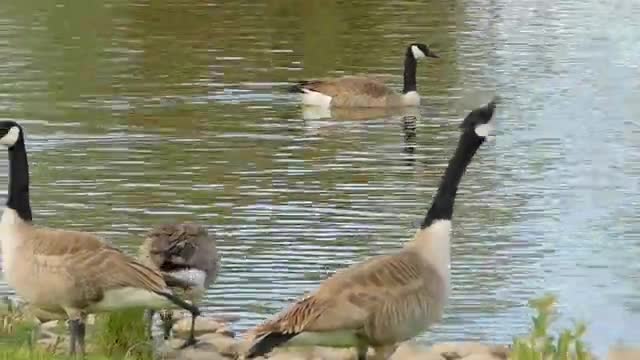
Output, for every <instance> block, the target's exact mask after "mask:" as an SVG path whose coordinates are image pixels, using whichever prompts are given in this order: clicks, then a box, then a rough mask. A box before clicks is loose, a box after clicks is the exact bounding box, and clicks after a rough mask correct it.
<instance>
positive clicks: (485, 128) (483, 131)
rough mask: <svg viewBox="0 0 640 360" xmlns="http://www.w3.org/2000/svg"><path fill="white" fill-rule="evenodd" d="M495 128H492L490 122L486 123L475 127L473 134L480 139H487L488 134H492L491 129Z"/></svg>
mask: <svg viewBox="0 0 640 360" xmlns="http://www.w3.org/2000/svg"><path fill="white" fill-rule="evenodd" d="M494 128H495V127H494V126H493V124H492V123H491V122H489V123H486V124H481V125H478V126H476V128H475V132H476V135H478V136H480V137H487V136H489V134H491V133H492V132H493V129H494Z"/></svg>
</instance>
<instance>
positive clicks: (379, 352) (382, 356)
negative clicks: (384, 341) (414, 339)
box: [373, 344, 398, 360]
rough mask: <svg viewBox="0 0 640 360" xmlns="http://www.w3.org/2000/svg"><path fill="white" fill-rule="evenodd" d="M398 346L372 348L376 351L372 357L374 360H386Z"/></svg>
mask: <svg viewBox="0 0 640 360" xmlns="http://www.w3.org/2000/svg"><path fill="white" fill-rule="evenodd" d="M397 347H398V345H396V344H393V345H386V346H377V347H375V348H374V350H375V351H376V354H375V356H374V357H373V358H374V359H375V360H387V359H390V358H391V355H393V353H394V352H396V348H397Z"/></svg>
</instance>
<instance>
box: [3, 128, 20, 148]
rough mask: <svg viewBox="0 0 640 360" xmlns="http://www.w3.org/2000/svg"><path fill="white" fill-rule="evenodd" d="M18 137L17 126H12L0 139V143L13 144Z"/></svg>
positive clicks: (18, 129) (18, 130)
mask: <svg viewBox="0 0 640 360" xmlns="http://www.w3.org/2000/svg"><path fill="white" fill-rule="evenodd" d="M19 137H20V128H18V127H17V126H12V127H11V129H9V131H8V132H7V134H6V135H5V136H3V137H2V138H1V139H0V144H2V145H5V146H7V147H9V146H13V145H14V144H15V143H16V141H18V138H19Z"/></svg>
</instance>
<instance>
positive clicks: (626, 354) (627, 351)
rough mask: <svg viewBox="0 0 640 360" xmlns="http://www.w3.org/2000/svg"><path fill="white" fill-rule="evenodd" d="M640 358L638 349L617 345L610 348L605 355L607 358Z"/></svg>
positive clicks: (608, 359) (611, 359) (630, 359)
mask: <svg viewBox="0 0 640 360" xmlns="http://www.w3.org/2000/svg"><path fill="white" fill-rule="evenodd" d="M638 359H640V349H631V348H626V347H624V348H623V347H617V348H615V349H611V351H609V354H608V355H607V360H638Z"/></svg>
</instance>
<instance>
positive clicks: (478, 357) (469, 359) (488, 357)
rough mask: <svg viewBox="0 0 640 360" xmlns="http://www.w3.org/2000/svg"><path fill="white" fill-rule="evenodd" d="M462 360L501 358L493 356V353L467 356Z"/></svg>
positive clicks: (492, 359) (494, 359)
mask: <svg viewBox="0 0 640 360" xmlns="http://www.w3.org/2000/svg"><path fill="white" fill-rule="evenodd" d="M462 360H499V358H497V357H495V356H493V355H492V354H491V353H476V354H471V355H468V356H465V357H464V359H462Z"/></svg>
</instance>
